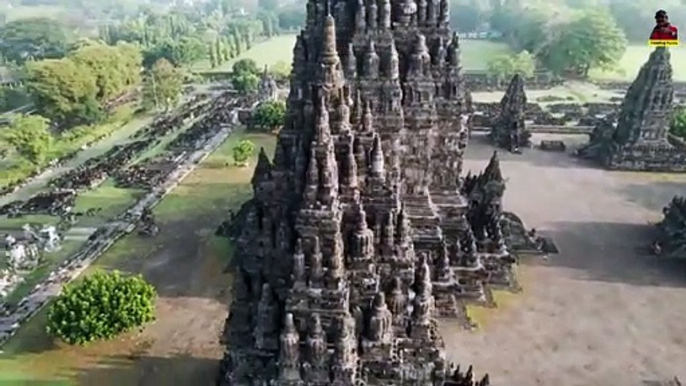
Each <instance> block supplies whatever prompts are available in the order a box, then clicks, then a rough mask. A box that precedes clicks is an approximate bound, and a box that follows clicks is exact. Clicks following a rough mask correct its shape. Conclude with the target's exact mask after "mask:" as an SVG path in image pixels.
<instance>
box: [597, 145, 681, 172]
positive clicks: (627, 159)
mask: <svg viewBox="0 0 686 386" xmlns="http://www.w3.org/2000/svg"><path fill="white" fill-rule="evenodd" d="M682 145H683V144H682ZM606 163H607V166H608V168H609V169H613V170H628V171H650V172H669V173H686V152H684V151H683V150H682V149H681V148H680V147H676V146H669V147H667V146H663V145H650V144H635V145H633V146H631V147H627V148H625V149H624V150H622V151H619V152H617V153H616V154H614V155H613V156H612V157H611V158H609V159H608V160H607V161H606Z"/></svg>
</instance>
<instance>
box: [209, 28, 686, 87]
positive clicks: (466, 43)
mask: <svg viewBox="0 0 686 386" xmlns="http://www.w3.org/2000/svg"><path fill="white" fill-rule="evenodd" d="M295 40H296V35H281V36H277V37H275V38H272V39H270V40H267V41H265V42H262V43H259V44H256V45H255V46H253V48H252V49H250V50H248V51H245V52H244V53H243V54H241V55H240V56H239V57H238V58H236V59H234V60H232V61H230V62H227V63H225V64H223V65H222V66H220V67H217V68H215V69H214V70H212V71H227V70H230V69H231V66H232V65H233V63H234V62H235V61H236V60H239V59H252V60H254V61H255V62H257V65H258V66H260V67H262V66H264V65H268V66H275V65H277V64H278V65H280V64H283V63H287V64H289V65H290V63H291V62H292V59H293V52H292V51H293V46H294V45H295ZM460 45H461V51H462V67H463V68H464V70H466V71H483V70H486V68H487V65H488V62H489V61H490V60H492V59H493V58H495V57H498V56H500V55H507V54H510V53H512V50H511V49H510V48H509V47H508V46H507V45H506V44H504V43H500V42H494V41H483V40H466V39H465V40H462V41H461V42H460ZM650 52H651V47H648V46H636V45H634V46H629V47H628V48H627V51H626V53H625V55H624V57H623V58H622V60H621V62H620V63H619V66H618V67H619V68H618V70H617V71H606V72H603V71H592V73H591V77H592V78H593V79H596V80H632V79H634V77H635V76H636V74H637V73H638V70H639V69H640V68H641V66H642V65H643V63H645V61H646V60H647V59H648V55H650ZM672 66H673V68H674V80H684V81H686V48H684V47H679V48H676V49H672ZM196 70H209V63H208V62H207V61H205V62H201V63H199V64H198V65H197V67H196Z"/></svg>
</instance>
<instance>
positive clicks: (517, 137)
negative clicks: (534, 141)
mask: <svg viewBox="0 0 686 386" xmlns="http://www.w3.org/2000/svg"><path fill="white" fill-rule="evenodd" d="M525 110H526V93H525V92H524V78H522V76H521V75H519V74H516V75H515V76H513V77H512V80H511V81H510V85H509V86H508V87H507V91H505V95H504V96H503V99H502V100H501V101H500V115H499V116H498V119H497V120H496V122H495V124H494V125H493V127H492V128H491V132H490V133H489V137H490V139H491V140H492V141H493V142H494V143H495V145H496V146H498V147H501V148H503V149H506V150H508V151H510V152H512V153H521V148H523V147H529V146H530V145H531V142H530V139H531V133H530V132H529V131H528V130H527V129H526V124H525V121H524V117H525Z"/></svg>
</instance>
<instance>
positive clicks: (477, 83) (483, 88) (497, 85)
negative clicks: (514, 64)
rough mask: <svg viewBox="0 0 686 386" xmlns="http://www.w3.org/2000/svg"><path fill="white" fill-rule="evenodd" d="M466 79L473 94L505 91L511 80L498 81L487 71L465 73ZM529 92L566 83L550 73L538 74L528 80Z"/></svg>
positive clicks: (541, 72) (542, 72)
mask: <svg viewBox="0 0 686 386" xmlns="http://www.w3.org/2000/svg"><path fill="white" fill-rule="evenodd" d="M464 79H465V83H466V85H467V88H468V89H469V90H470V91H472V92H489V91H505V90H507V86H508V85H509V84H510V79H509V78H508V79H498V78H495V77H493V76H492V75H490V74H488V72H486V71H465V72H464ZM525 82H526V88H527V90H548V89H551V88H553V87H555V86H559V85H561V84H563V83H564V80H563V79H561V78H557V77H555V76H553V75H552V74H551V73H549V72H544V71H540V72H536V73H534V75H533V76H532V77H530V78H528V79H526V81H525Z"/></svg>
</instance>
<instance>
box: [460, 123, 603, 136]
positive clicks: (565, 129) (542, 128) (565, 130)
mask: <svg viewBox="0 0 686 386" xmlns="http://www.w3.org/2000/svg"><path fill="white" fill-rule="evenodd" d="M526 128H527V130H529V131H530V132H532V133H542V134H591V132H593V126H555V125H527V126H526ZM489 131H491V128H490V127H485V126H475V127H474V128H473V129H472V132H477V133H478V132H489Z"/></svg>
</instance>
